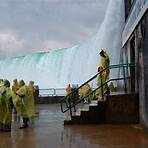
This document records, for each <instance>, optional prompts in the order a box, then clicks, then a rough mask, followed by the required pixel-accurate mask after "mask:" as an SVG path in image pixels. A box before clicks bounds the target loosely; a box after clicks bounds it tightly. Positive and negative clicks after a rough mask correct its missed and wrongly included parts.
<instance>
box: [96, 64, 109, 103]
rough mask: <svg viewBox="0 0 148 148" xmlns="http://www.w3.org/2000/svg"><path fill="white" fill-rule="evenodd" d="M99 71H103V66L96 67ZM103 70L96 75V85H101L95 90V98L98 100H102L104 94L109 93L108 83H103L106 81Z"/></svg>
mask: <svg viewBox="0 0 148 148" xmlns="http://www.w3.org/2000/svg"><path fill="white" fill-rule="evenodd" d="M101 71H103V67H101V66H100V67H99V68H98V73H100V72H101ZM105 74H106V73H105V71H103V72H102V73H100V74H98V75H97V86H98V87H100V86H101V85H103V84H104V85H103V86H102V87H100V88H99V89H98V90H97V91H96V98H97V99H98V100H100V101H103V100H104V94H109V93H110V90H109V87H108V84H107V83H105V82H106V77H105V76H106V75H105Z"/></svg>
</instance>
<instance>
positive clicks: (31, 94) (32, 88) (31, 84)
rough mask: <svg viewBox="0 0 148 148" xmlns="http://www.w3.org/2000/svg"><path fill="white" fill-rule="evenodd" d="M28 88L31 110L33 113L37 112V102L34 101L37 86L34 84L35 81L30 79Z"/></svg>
mask: <svg viewBox="0 0 148 148" xmlns="http://www.w3.org/2000/svg"><path fill="white" fill-rule="evenodd" d="M28 90H29V99H30V100H29V101H30V104H31V105H30V107H31V108H30V110H31V112H32V114H35V102H34V93H35V86H34V82H33V81H30V82H29V85H28Z"/></svg>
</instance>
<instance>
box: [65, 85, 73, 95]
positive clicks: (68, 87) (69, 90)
mask: <svg viewBox="0 0 148 148" xmlns="http://www.w3.org/2000/svg"><path fill="white" fill-rule="evenodd" d="M71 90H72V88H71V86H70V84H68V85H67V86H66V88H65V91H66V95H68V94H70V93H71Z"/></svg>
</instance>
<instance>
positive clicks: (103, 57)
mask: <svg viewBox="0 0 148 148" xmlns="http://www.w3.org/2000/svg"><path fill="white" fill-rule="evenodd" d="M99 55H100V57H101V62H100V64H99V67H102V68H103V69H105V68H107V67H109V65H110V60H109V55H108V54H107V52H106V51H105V50H101V52H100V53H99ZM109 74H110V70H109V69H106V70H105V71H104V72H103V75H104V79H105V81H106V80H108V79H109Z"/></svg>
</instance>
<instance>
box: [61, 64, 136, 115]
mask: <svg viewBox="0 0 148 148" xmlns="http://www.w3.org/2000/svg"><path fill="white" fill-rule="evenodd" d="M134 66H135V65H134V64H129V63H128V64H118V65H110V66H109V67H107V68H105V69H104V70H102V71H101V72H98V73H97V74H96V75H95V76H93V77H92V78H90V79H89V80H88V81H86V82H85V83H83V84H82V85H81V86H79V87H78V88H76V89H75V90H73V91H72V92H71V93H70V94H68V95H67V96H65V97H63V98H62V99H61V100H60V103H61V112H62V113H65V112H67V111H68V110H70V115H71V117H72V109H74V112H75V111H76V106H77V105H78V104H79V103H81V102H82V101H83V100H84V99H85V98H87V97H89V96H90V95H93V94H95V93H96V91H97V90H98V89H101V88H102V87H103V86H104V85H106V84H107V83H109V82H111V81H117V80H124V83H125V80H126V79H130V78H131V77H130V76H126V74H125V68H126V69H128V68H131V67H134ZM116 68H122V72H123V74H122V75H123V77H120V78H114V79H109V80H108V81H106V82H105V83H103V84H101V85H100V86H98V87H97V88H95V89H94V90H92V91H91V92H89V93H88V94H87V95H85V96H83V97H81V98H79V97H78V92H79V90H80V89H81V88H82V87H83V86H84V85H86V84H88V83H90V82H91V81H92V80H94V79H95V78H96V77H97V76H98V75H100V74H102V73H103V71H105V70H107V69H116ZM126 89H127V88H126V83H125V84H124V90H125V91H126ZM102 93H103V92H102ZM75 97H77V98H75ZM64 106H65V108H64Z"/></svg>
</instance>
